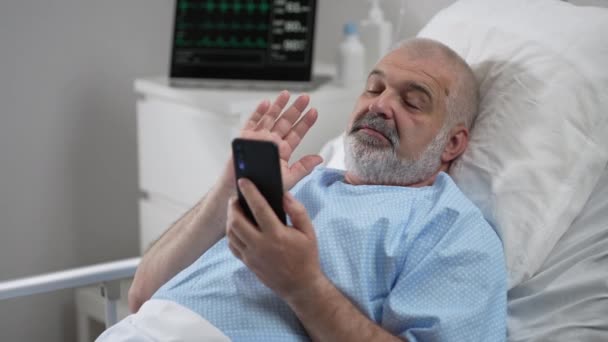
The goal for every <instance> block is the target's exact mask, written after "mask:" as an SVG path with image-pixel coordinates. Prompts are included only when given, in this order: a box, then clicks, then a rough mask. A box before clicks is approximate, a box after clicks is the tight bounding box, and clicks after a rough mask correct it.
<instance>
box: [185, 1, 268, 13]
mask: <svg viewBox="0 0 608 342" xmlns="http://www.w3.org/2000/svg"><path fill="white" fill-rule="evenodd" d="M178 7H179V9H180V10H181V11H182V12H186V11H188V10H204V11H207V12H214V11H216V10H217V11H219V12H221V13H226V12H228V11H230V10H232V11H233V12H234V13H237V14H238V13H241V12H242V11H245V12H248V13H249V14H252V13H254V12H256V11H259V12H260V13H262V14H266V13H267V12H268V11H270V3H268V2H267V1H261V2H259V3H255V2H252V1H247V2H241V1H238V0H237V1H234V2H228V1H222V0H220V1H213V0H208V1H205V2H201V1H198V2H197V1H191V0H180V1H179V5H178Z"/></svg>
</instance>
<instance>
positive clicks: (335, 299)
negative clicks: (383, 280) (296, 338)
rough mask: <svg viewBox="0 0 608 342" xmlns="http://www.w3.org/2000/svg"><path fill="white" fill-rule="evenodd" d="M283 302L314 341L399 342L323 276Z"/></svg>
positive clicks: (398, 339)
mask: <svg viewBox="0 0 608 342" xmlns="http://www.w3.org/2000/svg"><path fill="white" fill-rule="evenodd" d="M285 300H286V302H287V304H288V305H289V306H290V307H291V309H292V310H293V311H294V312H295V314H296V316H298V318H299V319H300V321H301V322H302V324H303V325H304V327H305V328H306V330H307V331H308V334H309V335H310V336H311V337H312V339H313V340H314V341H351V342H357V341H379V342H388V341H403V340H401V339H400V338H398V337H396V336H394V335H392V334H390V333H389V332H387V331H386V330H384V329H383V328H382V327H380V326H378V325H377V324H376V323H375V322H373V321H371V320H370V319H369V318H367V317H366V316H365V315H363V313H361V311H359V309H357V307H355V306H354V305H353V304H352V303H351V302H350V300H349V299H348V298H346V297H345V296H344V295H343V294H342V292H340V290H338V289H337V288H336V287H335V286H334V285H333V284H332V283H331V281H329V279H327V278H326V277H323V278H320V279H319V280H318V281H317V282H316V284H313V285H312V286H311V287H310V288H308V289H306V290H305V291H303V292H301V293H298V294H295V295H293V296H292V297H288V298H286V299H285Z"/></svg>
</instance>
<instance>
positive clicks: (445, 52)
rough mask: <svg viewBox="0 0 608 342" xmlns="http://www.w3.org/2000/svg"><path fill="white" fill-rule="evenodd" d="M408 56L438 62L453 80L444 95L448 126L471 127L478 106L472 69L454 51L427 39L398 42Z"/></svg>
mask: <svg viewBox="0 0 608 342" xmlns="http://www.w3.org/2000/svg"><path fill="white" fill-rule="evenodd" d="M394 50H400V52H403V53H405V54H406V56H407V57H408V58H412V59H424V60H427V61H429V60H435V61H437V64H438V68H442V69H443V70H444V71H445V72H446V73H448V75H449V76H450V78H451V80H452V82H451V85H450V87H449V89H448V94H447V97H446V111H447V113H446V122H445V123H446V124H448V125H449V126H450V127H452V126H454V125H456V124H459V123H463V124H464V125H465V127H466V128H467V129H470V128H471V126H472V125H473V122H474V121H475V118H476V116H477V111H478V108H479V88H478V86H477V81H476V80H475V75H474V74H473V70H471V67H470V66H469V65H468V64H467V62H465V61H464V59H462V57H460V56H459V55H458V54H457V53H456V52H455V51H454V50H452V49H450V48H449V47H448V46H446V45H444V44H442V43H440V42H438V41H436V40H432V39H428V38H412V39H408V40H405V41H402V42H400V43H398V44H397V45H396V46H395V47H394Z"/></svg>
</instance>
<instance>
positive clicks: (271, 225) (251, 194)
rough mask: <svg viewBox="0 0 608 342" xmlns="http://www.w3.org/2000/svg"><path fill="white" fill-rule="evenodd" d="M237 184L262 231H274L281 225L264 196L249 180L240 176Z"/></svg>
mask: <svg viewBox="0 0 608 342" xmlns="http://www.w3.org/2000/svg"><path fill="white" fill-rule="evenodd" d="M238 186H239V189H240V190H241V193H242V194H243V197H245V200H246V201H247V205H249V209H251V212H252V213H253V217H254V218H255V220H256V222H257V223H258V226H259V229H260V230H261V231H262V232H264V231H276V230H277V229H279V227H281V226H283V223H281V221H280V220H279V218H278V217H277V215H276V214H275V213H274V211H273V210H272V208H271V207H270V205H269V204H268V202H267V201H266V199H265V198H264V196H262V194H261V193H260V191H259V190H258V189H257V188H256V187H255V185H254V184H253V183H252V182H251V181H250V180H248V179H246V178H240V179H239V181H238Z"/></svg>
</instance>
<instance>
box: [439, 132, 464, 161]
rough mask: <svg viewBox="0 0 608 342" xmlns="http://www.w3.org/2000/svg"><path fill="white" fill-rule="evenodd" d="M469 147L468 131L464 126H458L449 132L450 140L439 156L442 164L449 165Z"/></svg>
mask: <svg viewBox="0 0 608 342" xmlns="http://www.w3.org/2000/svg"><path fill="white" fill-rule="evenodd" d="M468 145H469V130H468V129H467V128H466V127H465V126H464V124H458V125H456V126H454V127H453V128H452V130H451V131H450V139H449V140H448V143H447V145H445V149H444V150H443V153H442V154H441V161H442V162H443V163H450V162H452V161H453V160H454V159H456V158H458V157H459V156H460V155H461V154H463V153H464V151H465V150H466V149H467V146H468Z"/></svg>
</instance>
